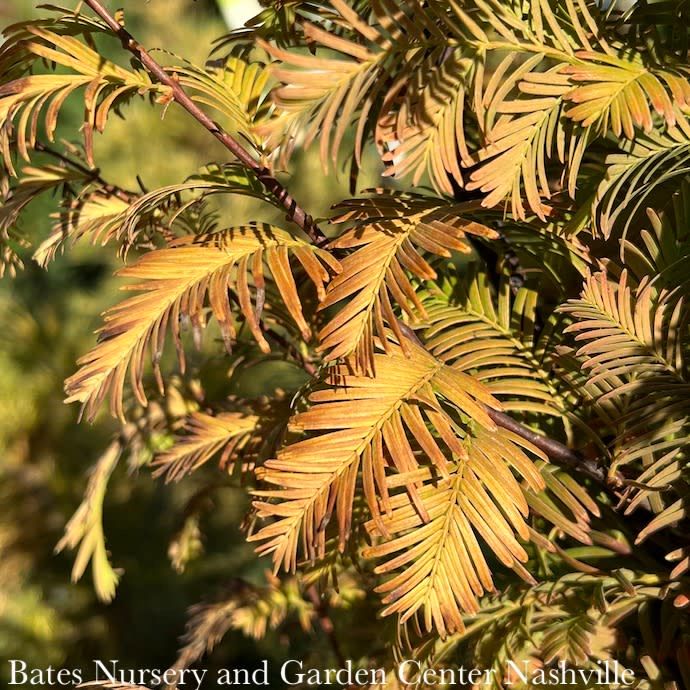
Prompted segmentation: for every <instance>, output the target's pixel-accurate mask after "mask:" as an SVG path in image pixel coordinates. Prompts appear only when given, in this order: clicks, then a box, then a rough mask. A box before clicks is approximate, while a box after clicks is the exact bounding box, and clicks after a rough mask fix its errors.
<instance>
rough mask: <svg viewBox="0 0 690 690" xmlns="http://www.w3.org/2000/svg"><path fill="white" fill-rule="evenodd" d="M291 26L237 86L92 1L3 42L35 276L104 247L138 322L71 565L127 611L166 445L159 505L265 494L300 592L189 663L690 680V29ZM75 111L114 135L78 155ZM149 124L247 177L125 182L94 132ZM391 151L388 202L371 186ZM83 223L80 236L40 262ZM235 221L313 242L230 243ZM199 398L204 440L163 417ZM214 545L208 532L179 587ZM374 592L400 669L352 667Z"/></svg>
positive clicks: (12, 207)
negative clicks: (237, 213)
mask: <svg viewBox="0 0 690 690" xmlns="http://www.w3.org/2000/svg"><path fill="white" fill-rule="evenodd" d="M263 4H264V5H265V9H264V11H263V12H262V13H261V14H260V15H259V16H258V17H256V18H255V19H254V20H252V21H251V22H250V23H249V24H248V25H247V27H245V28H243V29H241V30H238V31H235V32H233V33H231V34H230V35H229V36H226V37H224V39H223V40H221V41H219V43H218V44H217V46H216V47H215V49H214V51H213V52H212V55H211V59H210V60H209V62H208V63H207V64H206V65H204V66H195V65H192V64H190V63H188V62H186V61H184V60H183V59H182V58H175V57H174V56H171V55H169V54H167V53H165V52H156V53H148V52H147V51H146V50H145V48H144V47H142V46H140V45H139V44H138V43H137V42H136V40H135V39H134V38H133V37H132V36H130V35H129V34H128V33H127V30H126V28H125V27H124V23H123V22H124V17H123V16H122V14H121V13H118V14H109V12H108V11H107V10H106V9H105V8H104V7H103V6H102V5H101V4H100V3H99V2H96V1H95V0H86V2H84V3H82V4H81V9H80V11H79V12H77V13H75V12H73V11H70V10H65V9H60V8H46V9H45V10H44V17H43V18H41V19H38V20H36V21H32V22H25V23H21V24H17V25H14V26H12V27H9V28H8V29H7V30H6V33H5V35H6V40H5V43H4V44H3V45H2V47H1V48H0V74H1V75H2V85H1V86H0V126H1V129H0V150H1V151H2V157H3V163H4V177H3V186H2V194H3V205H2V208H1V209H0V244H1V247H0V249H1V252H2V260H3V267H4V268H5V269H6V270H7V272H8V273H13V272H14V271H16V270H18V269H19V268H20V267H21V261H22V259H21V256H22V254H24V253H25V252H26V247H28V246H29V244H31V243H34V244H35V248H34V254H33V258H34V259H35V260H36V261H38V262H39V263H41V264H42V265H44V266H46V267H48V266H49V264H50V262H51V261H52V260H53V258H54V257H55V256H56V254H58V253H59V252H61V251H63V249H65V248H69V247H70V246H72V245H73V244H74V243H75V242H96V243H103V244H106V245H107V246H109V247H112V249H113V251H117V252H119V254H120V256H121V257H122V259H123V261H125V263H126V265H125V267H124V268H122V269H121V270H120V271H119V275H120V276H122V277H123V278H131V279H134V282H133V283H127V285H126V287H127V289H128V290H133V291H135V293H136V294H134V295H133V296H130V297H128V298H126V299H125V300H124V301H121V302H120V303H119V304H117V305H116V306H114V307H112V308H111V309H110V310H109V311H108V312H107V313H106V314H105V316H104V323H103V326H102V328H101V329H100V331H99V334H98V342H97V344H96V345H95V346H94V347H93V349H92V350H91V351H90V352H89V353H87V354H85V355H84V356H83V357H82V358H81V360H80V361H79V362H78V370H77V371H76V373H74V375H73V376H71V377H70V378H69V379H68V380H67V382H66V392H67V401H68V402H75V403H80V404H81V406H82V411H83V414H84V416H85V417H86V418H87V419H89V420H91V419H93V418H94V417H95V416H96V415H97V414H98V413H99V411H100V410H101V408H102V407H103V405H104V404H107V406H108V407H109V409H110V411H111V412H112V414H113V415H114V416H115V417H116V418H118V419H119V420H120V421H121V425H122V426H121V431H120V432H119V433H118V434H117V435H116V437H115V438H114V440H113V442H112V444H111V445H110V446H109V447H108V448H107V449H106V450H105V452H104V453H103V456H102V457H101V459H100V460H99V461H98V463H97V464H96V466H95V468H94V470H93V472H92V474H91V475H90V478H89V484H88V489H87V495H86V497H85V500H84V503H83V504H82V505H81V506H80V508H79V510H78V511H77V513H76V514H75V515H74V517H73V518H72V520H71V521H70V523H69V524H68V526H67V530H66V533H65V537H64V539H63V542H62V543H61V545H60V546H61V547H70V548H75V549H78V553H77V558H76V562H75V566H74V576H75V577H80V576H81V575H82V574H83V572H84V570H85V568H86V567H87V565H88V564H89V562H90V563H91V566H92V569H93V575H94V582H95V586H96V588H97V591H98V593H99V595H100V596H101V598H103V599H105V600H109V599H111V598H112V596H113V595H114V592H115V588H116V585H117V580H118V575H117V573H116V571H115V570H114V569H113V568H112V566H111V564H110V561H109V557H108V553H107V551H106V545H105V537H104V534H103V529H102V526H101V509H102V502H103V497H104V493H105V491H106V487H107V482H108V478H109V476H110V474H111V473H112V472H113V470H114V469H115V467H116V465H117V463H118V461H119V460H120V458H121V456H122V455H123V453H125V452H127V451H128V450H129V449H130V447H132V446H135V447H136V446H137V444H139V445H140V444H142V443H146V441H147V439H150V438H151V437H152V436H153V435H156V437H157V438H160V437H161V436H164V437H167V438H168V439H170V443H167V444H164V445H165V447H164V448H163V449H161V451H160V453H159V454H158V455H157V457H155V458H154V459H153V461H152V462H151V469H152V474H153V475H154V477H160V476H162V477H164V478H165V479H166V480H169V481H172V480H174V481H185V478H186V477H187V476H188V475H190V474H191V473H193V472H208V476H209V477H211V478H213V481H214V482H215V483H216V484H217V485H218V486H221V485H227V484H228V482H232V483H235V484H236V485H237V486H242V487H244V489H245V490H246V491H247V492H248V493H249V494H250V495H251V496H252V500H253V502H252V508H251V511H250V513H249V514H248V515H247V519H246V521H245V524H244V528H246V530H247V533H248V538H249V540H250V541H251V542H253V543H254V544H255V545H256V547H257V551H258V553H259V554H262V555H268V556H270V557H271V558H272V559H273V564H274V574H272V575H268V576H267V582H266V584H265V586H263V587H258V586H255V585H249V584H247V583H244V584H235V585H234V586H232V587H230V589H229V591H228V592H227V596H226V598H225V599H224V600H223V601H221V602H220V603H217V604H213V605H208V606H201V607H199V608H197V609H195V610H194V611H193V615H192V617H191V619H190V625H189V628H188V631H187V635H186V637H185V640H184V646H183V648H182V650H181V652H180V656H179V658H178V661H177V667H178V668H185V667H187V666H189V665H190V664H193V663H195V662H196V661H197V660H198V659H200V658H201V657H202V656H203V655H204V654H205V653H207V651H209V650H210V649H211V648H212V647H213V646H214V645H215V644H216V643H217V641H218V640H219V639H220V637H222V635H223V633H224V632H225V631H227V630H228V629H230V628H239V629H241V630H243V631H245V632H246V633H247V634H250V635H254V636H257V637H260V636H261V635H263V634H264V633H265V631H266V629H267V627H269V626H270V627H276V626H280V625H282V624H283V622H284V621H285V620H286V618H288V617H296V618H297V619H298V620H299V621H300V622H301V623H302V625H303V627H304V628H305V629H306V628H308V627H309V626H311V625H313V626H315V627H317V628H318V627H319V625H320V626H321V632H322V633H323V634H326V635H329V636H331V637H332V641H333V648H334V653H335V656H336V657H339V658H338V659H337V660H338V661H341V662H342V660H343V656H342V654H343V652H342V651H341V648H344V649H345V650H346V651H347V652H348V656H349V657H353V658H356V659H360V660H361V663H362V664H364V665H367V664H368V665H372V666H376V667H384V668H390V669H391V670H392V669H393V668H394V660H395V659H396V658H399V656H400V655H401V654H402V655H403V656H405V657H406V658H415V659H417V660H419V662H420V663H421V664H422V665H423V666H424V667H429V668H434V667H436V666H438V667H440V666H444V665H449V664H453V663H456V664H457V663H465V664H469V665H473V666H475V667H478V668H486V669H494V670H495V674H494V676H493V679H494V682H495V684H496V687H500V686H501V683H503V682H507V681H509V680H510V678H506V674H507V673H509V672H510V669H508V668H507V666H506V662H507V661H514V662H516V663H523V662H524V663H526V664H527V665H528V666H529V667H531V668H535V669H538V668H542V667H544V666H548V665H549V664H552V663H556V662H559V661H561V662H565V663H567V664H570V665H573V666H577V667H581V668H596V667H597V664H598V663H599V662H602V661H604V660H607V659H615V660H618V661H619V662H620V663H621V664H624V665H625V666H626V667H629V668H631V669H633V670H634V671H635V674H636V677H637V678H638V680H639V682H640V685H638V687H640V688H649V689H650V690H651V689H655V688H671V687H674V688H683V687H690V619H689V618H688V615H687V608H688V605H689V604H690V575H689V569H690V536H689V534H690V533H689V530H688V526H689V524H690V521H689V520H688V515H687V511H688V505H689V504H690V488H689V486H688V480H689V479H690V472H689V471H688V450H687V448H688V439H689V438H690V422H689V421H688V416H689V415H690V380H689V376H690V368H689V366H688V359H689V357H690V331H689V328H690V324H689V320H688V317H689V316H690V311H689V310H688V299H689V298H690V270H689V269H688V262H689V261H690V186H688V170H689V168H688V162H689V161H690V65H689V64H688V63H689V60H688V49H689V42H688V39H689V36H690V33H689V29H688V27H689V26H690V22H689V21H688V19H689V18H688V14H687V12H688V10H687V4H686V3H685V2H680V1H678V0H668V2H661V3H657V4H656V5H655V4H653V3H652V4H648V3H642V2H640V3H634V4H633V5H632V6H630V7H628V6H627V5H626V6H625V9H619V8H618V5H617V4H616V3H615V2H614V3H602V4H601V5H598V4H596V3H592V2H589V1H588V0H582V1H577V2H576V1H572V0H532V2H527V3H523V2H512V1H508V2H500V1H499V0H447V1H442V0H424V1H422V0H349V1H347V2H346V1H345V0H329V1H325V0H324V2H299V1H288V0H284V1H282V2H270V3H269V2H266V3H263ZM657 5H658V6H659V7H658V8H657V9H655V8H656V7H657ZM662 10H663V11H662ZM118 40H119V41H121V43H122V52H121V56H122V60H119V61H118V62H113V61H111V60H110V59H108V58H106V57H105V56H104V54H102V53H101V52H100V51H101V50H103V46H106V45H107V46H108V47H107V50H106V51H105V53H107V55H112V54H113V48H114V47H115V48H117V46H118ZM126 51H130V53H131V55H128V54H127V52H126ZM75 98H81V99H83V105H84V121H83V124H82V134H83V139H82V143H81V145H77V144H75V143H72V144H69V145H66V146H63V145H62V144H59V143H55V141H54V139H55V136H54V134H55V130H56V126H57V121H58V117H59V113H60V110H61V108H62V106H63V105H64V103H65V102H66V101H67V100H68V99H75ZM133 99H144V100H146V101H147V102H149V103H150V105H151V107H153V108H160V109H161V110H165V109H166V108H169V107H179V106H182V107H183V108H185V109H186V110H187V111H188V112H189V113H190V116H191V117H193V118H194V120H192V119H190V125H189V126H190V127H192V126H197V127H205V128H206V129H207V130H209V132H210V135H211V134H212V135H213V136H215V137H216V138H217V139H218V140H219V141H220V142H221V143H222V144H224V145H225V146H226V148H227V149H228V150H229V152H230V153H232V154H233V156H234V157H233V158H231V157H230V155H229V154H228V157H229V158H231V160H230V162H227V161H226V160H224V161H219V162H217V163H215V164H211V165H209V166H208V167H207V168H205V169H204V170H203V171H201V172H198V173H196V174H193V175H191V176H190V177H187V178H186V179H184V174H181V176H180V179H181V180H182V181H181V182H180V183H179V184H177V185H172V186H169V187H164V188H161V189H154V190H150V191H131V190H127V189H122V188H120V187H118V186H116V185H114V184H112V183H110V182H109V181H108V171H107V170H101V169H99V168H98V167H97V161H96V160H94V153H93V139H94V136H95V135H96V134H97V133H98V132H102V131H103V130H104V129H105V128H106V127H107V123H108V120H109V117H111V116H112V113H113V112H117V113H118V114H120V115H122V116H123V117H125V118H126V117H127V116H128V110H127V104H128V103H129V102H130V101H131V100H133ZM160 126H161V127H165V120H163V121H162V122H161V124H160ZM210 135H209V136H210ZM311 146H315V147H318V149H319V152H320V156H321V159H322V163H323V167H324V170H325V171H326V172H327V173H328V174H331V175H336V174H337V172H336V171H337V170H338V169H339V168H341V167H342V164H343V161H345V165H346V167H347V174H348V175H349V176H350V179H351V181H352V189H353V192H352V198H349V199H344V200H342V201H341V202H340V203H338V204H337V205H336V206H335V207H334V209H333V214H332V217H330V218H329V219H327V220H324V221H321V222H318V223H317V222H316V221H315V220H314V219H312V217H311V216H310V214H309V209H305V208H303V207H302V206H301V204H300V200H299V199H294V198H292V197H291V196H290V195H289V194H288V192H287V190H286V189H285V187H284V186H283V184H281V182H279V181H278V178H277V177H276V175H279V177H280V179H281V180H282V179H285V178H284V176H282V172H284V171H288V172H289V171H290V169H291V160H292V159H293V155H294V153H295V152H296V151H301V150H306V149H309V147H311ZM372 149H373V150H375V151H376V152H377V153H378V155H379V157H380V160H381V164H382V168H383V171H384V172H383V174H384V178H383V181H382V185H381V188H378V189H375V190H365V191H362V190H360V189H359V187H358V174H359V172H360V166H361V165H362V163H363V160H364V157H363V154H364V152H365V151H367V150H372ZM156 153H157V152H152V155H155V154H156ZM192 172H193V171H187V173H186V174H188V173H192ZM341 174H342V173H341ZM287 186H288V187H289V186H290V185H289V183H288V185H287ZM50 194H53V196H54V198H55V199H56V203H58V204H59V207H58V209H57V212H56V213H55V215H54V228H53V231H52V233H51V234H50V235H49V236H47V237H38V238H36V237H33V236H32V235H31V233H27V234H22V233H21V232H20V230H19V228H18V225H17V224H18V221H19V219H20V216H21V214H22V212H23V211H24V209H25V208H26V207H27V206H28V205H29V204H31V203H32V202H33V201H34V199H36V198H37V197H40V196H46V195H50ZM220 195H225V196H230V197H236V196H237V195H240V196H247V197H251V198H252V199H253V200H254V203H255V205H256V208H257V209H260V208H263V207H266V208H269V207H270V208H273V209H278V210H280V212H281V214H280V217H282V218H283V220H282V221H280V222H279V223H278V224H271V223H266V222H263V221H261V222H260V221H256V222H250V223H244V224H241V225H237V224H233V222H232V217H228V215H227V214H226V213H224V214H222V215H219V214H218V211H217V207H215V206H214V202H215V201H216V199H217V198H218V197H219V196H220ZM231 215H232V214H230V216H231ZM207 328H208V329H209V330H210V331H212V334H213V335H210V334H209V336H207V337H206V338H205V339H204V341H205V342H204V343H202V332H203V331H204V330H205V329H207ZM209 341H210V342H209ZM195 346H196V348H198V349H199V350H200V354H196V355H194V357H195V361H196V362H197V368H198V366H199V365H198V362H199V358H203V357H207V358H211V359H216V360H217V359H218V357H219V356H221V351H222V352H224V354H223V355H222V356H223V357H224V358H225V370H226V371H230V372H234V371H236V370H241V369H242V368H249V367H251V366H256V364H257V363H260V362H262V361H265V362H271V361H274V360H275V359H276V354H278V356H279V357H280V358H282V359H285V360H287V361H288V362H291V363H292V364H293V365H294V366H295V367H299V369H300V370H302V371H303V375H304V381H305V383H304V384H303V385H301V386H299V387H297V388H296V389H295V390H294V391H278V392H276V394H275V395H274V396H273V397H267V396H262V397H260V398H257V399H249V398H248V397H246V396H238V395H230V394H229V390H228V386H225V387H224V385H223V382H222V381H220V382H219V381H217V380H216V381H214V385H213V387H212V392H209V391H204V390H201V389H200V386H201V384H200V383H199V381H198V380H197V379H194V381H192V380H191V379H190V377H189V375H188V374H186V373H185V372H186V368H185V365H186V355H185V352H187V353H188V354H187V358H188V357H189V351H190V348H192V349H193V348H194V347H195ZM171 353H173V354H174V356H172V357H171V356H169V355H170V354H171ZM175 370H177V372H178V376H177V378H175V379H174V382H176V383H174V384H173V381H171V379H172V376H171V374H172V373H173V372H174V371H175ZM180 381H181V382H182V383H180ZM172 394H174V395H175V396H176V398H177V399H182V400H183V402H184V407H185V409H186V410H187V411H188V414H187V416H186V417H184V416H183V418H180V416H179V415H178V416H175V415H174V414H172V413H170V411H169V410H168V409H167V408H165V407H164V406H162V405H161V404H160V401H161V400H163V399H164V396H166V395H172ZM178 408H179V406H178ZM212 460H218V469H214V470H213V471H209V470H210V469H211V468H210V467H209V466H208V465H209V463H210V461H212ZM203 466H206V467H203ZM208 490H212V487H211V489H208ZM200 520H201V518H200V514H199V510H198V506H197V505H196V504H194V505H192V506H191V507H189V509H188V513H187V522H186V523H185V528H184V529H183V530H182V532H181V533H180V535H178V538H177V542H176V543H175V544H174V548H171V555H172V557H173V563H174V564H175V566H176V567H177V568H179V569H180V570H181V569H183V568H184V566H185V563H186V562H187V560H189V558H191V557H193V556H194V555H195V554H198V551H199V544H198V542H199V539H200V534H199V525H200ZM230 576H231V574H229V577H230ZM338 587H339V589H338ZM362 599H364V600H367V601H369V602H375V607H376V608H377V609H378V614H379V615H375V613H374V607H371V608H370V609H367V610H368V611H369V612H370V615H369V617H368V618H366V619H362V618H361V617H360V618H359V619H358V620H357V621H356V622H357V624H358V625H361V626H366V627H368V628H371V629H372V630H373V631H375V633H376V636H377V637H378V638H379V639H382V640H384V643H379V644H377V645H371V644H369V645H364V646H362V647H361V648H358V647H357V636H356V635H352V636H349V635H347V636H346V637H348V639H347V640H345V641H344V640H342V639H341V640H338V639H337V632H338V629H339V626H340V627H341V628H342V625H344V624H340V623H339V621H340V620H341V617H342V620H345V619H347V615H348V613H347V611H348V607H351V606H353V602H356V601H359V600H362ZM334 626H335V627H334ZM350 637H351V638H352V639H349V638H350ZM512 680H513V681H515V680H516V679H515V677H514V676H513V677H512ZM518 680H519V679H518ZM394 682H395V680H394V678H391V683H394Z"/></svg>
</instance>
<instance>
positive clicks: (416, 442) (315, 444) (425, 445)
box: [250, 343, 498, 570]
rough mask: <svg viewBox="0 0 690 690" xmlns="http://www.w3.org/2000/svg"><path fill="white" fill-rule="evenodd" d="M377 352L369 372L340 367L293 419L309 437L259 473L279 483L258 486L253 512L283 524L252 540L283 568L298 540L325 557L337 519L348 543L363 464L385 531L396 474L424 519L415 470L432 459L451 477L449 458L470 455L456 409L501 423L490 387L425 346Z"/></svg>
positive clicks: (483, 422) (478, 420)
mask: <svg viewBox="0 0 690 690" xmlns="http://www.w3.org/2000/svg"><path fill="white" fill-rule="evenodd" d="M375 357H376V361H375V368H376V376H375V377H372V378H367V377H362V376H356V375H352V374H351V373H350V372H349V370H348V367H346V366H344V365H338V366H335V367H333V369H332V370H331V373H330V379H329V380H330V385H329V387H328V388H326V389H324V390H319V391H316V392H314V393H313V394H312V395H311V397H310V400H311V402H312V403H313V406H312V407H311V408H310V409H309V410H307V411H306V412H302V413H300V414H297V415H296V416H295V417H294V419H293V420H292V422H291V428H292V429H294V430H295V431H302V432H307V433H309V436H308V437H307V438H305V439H303V440H300V441H297V442H296V443H292V444H290V445H288V446H286V447H285V448H283V449H282V450H281V451H279V453H278V455H277V457H276V458H275V459H273V460H269V461H267V462H266V464H265V465H264V467H262V468H261V469H260V471H259V473H258V474H259V477H260V478H261V480H262V481H263V482H264V483H267V484H271V485H274V486H276V487H277V488H275V489H268V490H262V491H259V492H257V496H258V497H259V498H260V499H261V500H257V501H256V502H255V508H256V509H257V511H258V514H259V516H260V517H261V518H270V517H273V518H276V520H275V521H274V522H272V523H270V524H268V525H266V526H265V527H263V528H262V529H261V530H260V531H259V532H258V533H257V534H255V535H253V536H252V537H251V538H250V539H251V541H260V542H262V543H261V545H260V546H259V548H258V551H259V552H260V553H262V554H267V553H272V554H273V559H274V564H275V567H276V569H277V568H280V567H281V566H284V567H285V569H286V570H294V569H295V568H296V565H297V558H298V552H299V550H300V542H301V543H302V549H301V550H302V552H303V554H304V555H305V557H306V558H308V559H315V558H317V557H319V556H322V555H323V553H324V550H325V544H326V528H327V526H328V524H329V522H330V520H331V517H332V516H335V518H336V521H337V525H338V539H339V548H340V549H341V550H342V549H344V548H345V544H346V542H347V540H348V538H349V535H350V532H351V530H352V519H353V513H352V511H353V497H354V495H355V490H356V485H357V483H358V475H359V473H360V469H361V476H362V485H363V490H364V495H365V497H366V500H367V503H368V506H369V509H370V511H371V512H372V514H373V515H374V519H375V521H376V522H377V524H379V525H380V526H381V530H382V531H383V532H385V531H386V530H385V527H384V526H383V524H382V523H381V517H380V516H381V511H384V512H386V513H388V512H390V510H391V509H392V504H391V500H392V498H391V496H390V494H391V493H392V492H393V491H394V489H393V488H389V481H391V480H392V481H394V482H395V484H394V486H398V487H402V486H404V487H405V491H406V492H407V494H408V495H409V500H410V501H411V502H412V504H413V505H414V506H415V508H416V510H417V511H418V512H419V515H420V519H421V520H422V521H423V522H428V521H429V510H428V508H427V507H426V506H425V504H424V501H423V499H422V496H421V495H420V489H421V488H422V486H423V484H422V482H421V480H420V478H419V476H417V471H418V470H419V469H420V467H421V466H422V465H423V464H424V465H426V466H429V465H430V466H434V467H436V468H437V471H438V472H439V473H440V474H441V476H445V477H448V476H449V474H450V469H449V460H447V459H446V458H447V457H451V456H452V455H453V454H454V455H456V456H458V457H461V458H462V457H465V456H466V455H467V453H466V451H465V448H464V446H463V444H462V443H461V440H460V438H461V435H462V434H463V433H465V432H464V431H463V428H464V427H462V426H461V425H460V420H459V419H458V418H457V416H456V415H457V414H458V413H459V414H460V415H461V416H462V418H463V419H465V420H467V422H469V421H470V420H471V421H472V422H473V423H474V424H476V425H478V426H479V427H482V428H484V429H486V430H488V431H495V429H496V427H495V425H494V423H493V422H492V421H491V419H490V418H489V416H488V415H487V413H486V410H485V407H484V405H489V406H490V407H497V406H498V402H497V401H496V400H495V398H493V397H492V396H491V395H489V394H488V392H487V391H486V389H485V388H484V386H483V385H481V384H480V383H477V382H476V381H474V380H473V379H472V378H471V377H469V376H467V375H465V374H462V373H461V372H457V371H455V370H453V369H451V368H450V367H447V366H445V365H444V364H442V363H441V362H439V361H438V360H436V359H434V358H433V357H432V356H431V355H430V354H429V353H428V352H426V351H425V350H423V349H422V348H421V347H419V346H418V345H416V344H411V345H410V352H409V357H406V355H405V354H404V352H403V351H402V348H401V347H400V346H398V345H395V344H393V343H389V345H388V352H387V353H378V354H376V355H375ZM442 448H445V450H442ZM415 449H418V451H416V450H415ZM388 475H390V476H388ZM265 499H269V500H265Z"/></svg>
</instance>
